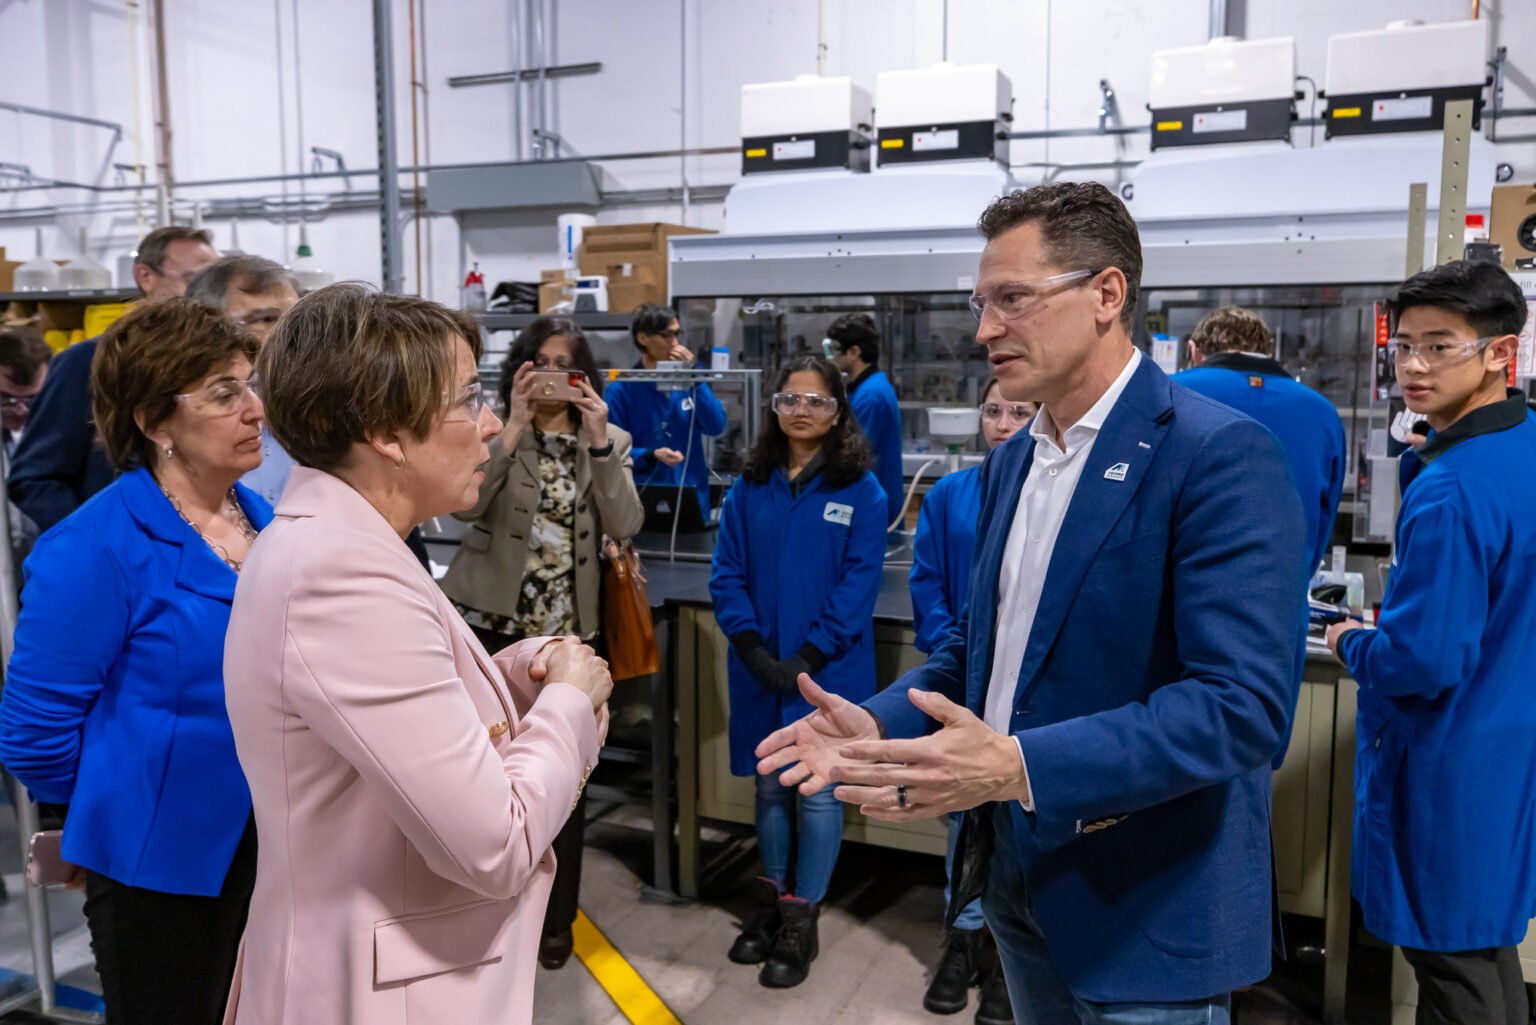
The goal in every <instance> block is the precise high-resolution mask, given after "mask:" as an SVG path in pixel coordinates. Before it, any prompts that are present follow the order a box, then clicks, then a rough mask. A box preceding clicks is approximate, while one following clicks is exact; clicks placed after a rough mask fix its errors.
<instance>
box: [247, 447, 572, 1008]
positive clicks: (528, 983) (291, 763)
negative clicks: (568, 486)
mask: <svg viewBox="0 0 1536 1025" xmlns="http://www.w3.org/2000/svg"><path fill="white" fill-rule="evenodd" d="M542 643H543V641H542V640H529V641H524V642H522V643H519V644H517V645H515V646H514V647H513V648H511V649H509V650H508V651H505V652H503V653H502V654H501V655H499V656H497V658H495V659H494V660H493V659H492V658H491V657H490V656H488V655H487V654H486V652H485V649H484V648H483V647H482V646H481V645H480V643H479V642H478V641H477V640H476V639H475V637H474V635H473V634H472V633H471V632H470V630H469V628H468V627H467V626H466V625H465V624H464V622H463V620H462V619H460V618H459V615H458V613H457V612H455V611H454V609H453V607H452V606H451V605H450V604H449V603H448V600H447V599H446V598H445V597H444V596H443V594H442V592H441V591H440V590H439V588H438V587H437V585H436V584H435V583H434V582H433V581H432V579H431V577H430V576H429V575H428V574H427V573H426V571H425V570H423V569H422V567H421V564H420V563H419V562H417V561H416V559H415V558H414V557H413V556H412V555H411V552H410V550H409V549H408V548H406V546H405V543H404V542H403V541H402V540H401V539H400V537H399V535H398V534H396V533H394V531H392V530H391V529H390V527H389V525H388V523H386V522H385V520H384V518H383V517H382V516H380V515H379V513H378V512H377V511H375V510H374V508H373V507H372V506H371V505H369V504H368V502H367V501H365V500H364V499H363V498H362V496H361V495H359V494H358V493H357V492H355V491H353V490H352V488H351V487H349V486H348V485H347V484H345V483H343V482H342V481H341V480H339V479H338V478H336V477H333V476H331V475H330V474H327V473H321V472H319V471H317V470H309V469H304V468H302V467H300V468H296V469H294V471H293V476H292V478H291V479H290V480H289V483H288V489H287V492H286V493H285V494H284V496H283V499H282V501H281V502H279V503H278V507H277V514H276V518H275V519H274V520H273V521H272V525H271V526H269V527H267V529H266V530H264V531H262V534H261V537H260V538H259V539H258V540H257V542H256V544H255V546H254V547H253V549H252V551H251V555H250V558H249V559H248V560H247V561H246V563H245V566H244V569H243V570H242V571H241V574H240V583H239V586H238V587H237V588H236V590H235V602H234V610H233V613H232V614H231V617H230V629H229V635H228V641H227V643H226V646H225V654H224V673H225V692H226V700H227V702H228V705H229V718H230V722H231V724H232V725H233V727H234V732H235V744H236V748H237V750H238V752H239V755H240V764H241V765H242V766H243V767H244V769H245V774H246V777H247V779H248V780H249V781H250V785H251V797H252V800H253V803H254V805H255V814H256V831H257V836H258V848H259V854H258V860H257V873H256V892H255V895H254V897H253V898H252V900H251V911H250V919H249V922H248V924H247V925H246V929H245V938H244V940H243V941H242V943H241V952H240V962H239V966H238V968H237V969H236V972H235V981H234V987H233V990H232V992H231V994H230V999H229V1010H228V1012H227V1013H226V1015H225V1022H226V1025H228V1023H238V1025H311V1023H312V1025H344V1023H357V1025H418V1023H424V1022H432V1023H443V1025H449V1023H451V1025H479V1023H482V1022H484V1023H486V1025H490V1023H493V1022H494V1023H497V1025H501V1023H519V1022H523V1023H526V1022H530V1021H531V1020H532V1013H533V975H534V968H535V965H536V958H537V953H538V942H539V934H540V932H541V926H542V923H543V919H544V906H545V904H546V902H547V901H548V899H549V889H550V883H551V881H552V879H553V877H554V874H555V859H554V856H553V855H552V854H551V853H550V850H549V845H550V843H551V841H553V840H554V838H555V834H556V833H557V832H559V830H560V826H561V825H562V824H563V823H564V822H565V820H566V817H567V816H568V815H569V814H570V813H571V810H572V808H573V807H574V805H575V803H576V799H577V797H578V796H579V795H580V793H581V788H582V787H583V786H584V785H585V783H586V779H587V777H588V776H589V775H590V774H591V771H592V766H593V765H594V764H595V763H596V761H597V752H598V738H597V724H596V720H595V717H594V716H593V714H592V705H591V702H590V701H589V700H588V699H587V697H586V695H585V694H583V693H582V692H581V691H580V690H578V689H577V688H576V687H573V686H570V685H569V684H565V683H559V682H548V683H546V684H545V685H544V686H543V687H542V688H540V687H537V686H535V685H533V684H532V683H531V682H530V681H529V679H528V664H529V660H530V659H531V658H532V656H533V654H534V653H535V652H536V651H537V650H538V648H539V647H540V646H541V644H542Z"/></svg>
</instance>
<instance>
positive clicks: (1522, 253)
mask: <svg viewBox="0 0 1536 1025" xmlns="http://www.w3.org/2000/svg"><path fill="white" fill-rule="evenodd" d="M1527 221H1530V222H1531V226H1530V227H1529V228H1527V229H1526V232H1525V235H1526V241H1527V242H1532V243H1536V185H1496V186H1494V189H1493V208H1492V216H1491V217H1490V218H1489V223H1488V240H1489V241H1490V242H1497V243H1498V244H1499V245H1501V246H1503V247H1504V269H1505V270H1514V269H1515V260H1516V259H1523V258H1525V257H1536V244H1533V245H1530V246H1523V245H1521V244H1520V235H1521V232H1520V227H1521V225H1523V224H1525V223H1526V222H1527Z"/></svg>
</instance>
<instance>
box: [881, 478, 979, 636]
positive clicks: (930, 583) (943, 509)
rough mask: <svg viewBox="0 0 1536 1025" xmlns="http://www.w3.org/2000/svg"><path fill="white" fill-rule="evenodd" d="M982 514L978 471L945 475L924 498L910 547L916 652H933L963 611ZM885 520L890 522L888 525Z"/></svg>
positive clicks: (910, 579) (910, 580)
mask: <svg viewBox="0 0 1536 1025" xmlns="http://www.w3.org/2000/svg"><path fill="white" fill-rule="evenodd" d="M980 514H981V467H979V466H973V467H971V468H970V469H968V470H961V471H960V472H958V473H947V474H945V475H944V476H942V477H940V478H939V480H938V483H936V484H935V485H934V486H933V487H932V488H930V489H928V494H927V495H925V496H923V504H922V507H921V508H920V509H919V510H918V513H917V540H916V542H915V543H914V545H913V549H912V574H911V576H910V577H909V578H908V582H909V585H910V586H911V589H912V629H914V630H916V631H917V650H918V651H921V652H922V653H923V654H924V655H927V654H930V653H932V652H933V651H935V650H936V649H937V648H938V647H939V645H940V644H942V643H943V642H944V638H946V637H948V636H949V632H950V631H951V630H953V629H954V627H955V624H957V623H958V622H959V621H960V612H961V610H963V609H964V608H965V594H966V591H967V590H968V589H969V587H970V585H971V557H972V556H973V555H974V554H975V553H976V517H977V516H979V515H980ZM887 522H889V521H887Z"/></svg>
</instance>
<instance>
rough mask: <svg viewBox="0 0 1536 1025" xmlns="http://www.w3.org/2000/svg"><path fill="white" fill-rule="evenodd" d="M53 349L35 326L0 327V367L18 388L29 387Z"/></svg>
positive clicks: (15, 325) (13, 325)
mask: <svg viewBox="0 0 1536 1025" xmlns="http://www.w3.org/2000/svg"><path fill="white" fill-rule="evenodd" d="M51 359H53V350H52V349H50V348H48V343H47V342H45V341H43V336H42V335H41V334H39V333H38V330H37V329H36V328H35V327H32V326H30V325H27V324H6V325H5V326H3V327H0V368H4V370H5V372H6V373H7V374H9V375H10V378H11V380H12V381H15V382H16V386H17V387H18V388H30V387H32V383H33V382H34V381H36V380H37V375H38V373H39V372H41V371H42V369H43V368H44V367H46V366H47V365H48V361H49V360H51Z"/></svg>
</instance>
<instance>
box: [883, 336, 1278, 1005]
mask: <svg viewBox="0 0 1536 1025" xmlns="http://www.w3.org/2000/svg"><path fill="white" fill-rule="evenodd" d="M1033 454H1034V440H1033V439H1032V438H1031V437H1029V436H1028V435H1027V434H1021V435H1018V436H1016V437H1014V438H1012V439H1010V440H1009V441H1007V442H1005V443H1004V444H1002V445H1000V446H999V447H998V448H997V449H995V450H994V451H993V452H992V454H991V455H990V456H989V457H988V459H987V462H986V463H985V464H984V465H983V469H982V493H981V518H980V521H979V524H978V527H977V538H978V539H979V540H978V547H977V551H976V559H975V563H974V568H973V571H972V575H971V586H970V598H969V601H968V603H967V610H966V612H965V613H964V614H963V616H962V619H961V622H960V624H959V626H958V627H957V628H956V629H955V630H954V631H952V632H951V634H950V635H949V638H948V639H947V640H946V641H945V642H944V644H943V645H942V646H941V647H940V648H939V649H938V650H937V651H935V652H934V653H933V654H932V655H931V656H930V657H929V659H928V661H927V662H926V663H925V664H924V665H922V666H919V667H918V668H916V669H914V670H912V671H911V672H909V673H907V674H906V675H904V676H903V677H902V678H901V679H900V680H898V681H897V682H896V683H895V684H894V685H892V686H891V687H890V688H888V689H887V690H885V691H883V692H881V693H880V694H877V695H875V697H873V698H872V699H870V700H869V701H867V702H865V707H867V708H869V709H870V710H871V711H873V712H875V714H876V715H878V716H879V717H880V719H881V720H882V721H883V722H884V723H885V726H886V729H887V731H888V733H889V735H890V736H893V737H912V736H920V735H922V734H923V733H925V732H927V731H930V730H932V729H933V728H935V727H936V725H937V724H936V723H934V722H933V721H932V720H929V719H927V717H926V716H924V715H923V714H922V713H921V712H920V711H918V710H917V709H916V708H915V707H914V706H913V705H912V704H911V702H910V701H909V700H908V699H907V696H906V693H905V692H906V691H907V690H908V689H910V688H913V687H916V688H921V689H925V690H933V691H939V692H941V693H943V694H945V695H946V696H947V697H949V698H950V699H951V700H953V701H957V702H960V701H963V702H964V704H965V705H966V707H968V708H969V709H971V710H972V711H973V712H975V713H977V714H978V715H980V714H982V711H983V709H984V708H985V698H986V688H987V684H988V679H989V677H990V674H991V664H992V652H993V635H994V629H995V621H994V616H995V614H996V613H995V610H996V609H997V584H998V574H999V570H1000V568H1001V565H1002V559H1003V552H1004V550H1005V546H1006V545H1007V543H1008V533H1009V529H1010V527H1011V525H1012V523H1013V517H1014V512H1015V510H1016V508H1017V506H1018V500H1019V493H1020V489H1021V488H1022V486H1023V484H1024V480H1025V476H1026V474H1027V473H1028V472H1029V466H1030V461H1031V459H1032V457H1033ZM1304 530H1305V527H1304V519H1303V515H1302V510H1301V502H1300V500H1299V499H1298V498H1297V495H1296V489H1295V487H1294V485H1293V484H1292V483H1291V479H1290V473H1289V471H1288V469H1287V468H1286V459H1285V454H1284V453H1283V452H1282V451H1281V450H1280V446H1279V443H1278V442H1276V440H1275V438H1274V436H1273V435H1272V434H1270V433H1269V431H1267V430H1265V429H1264V428H1263V427H1262V426H1260V425H1259V424H1258V423H1256V422H1254V421H1253V420H1251V419H1249V418H1247V417H1245V416H1242V415H1241V414H1239V413H1236V412H1234V411H1233V410H1231V409H1228V408H1227V407H1226V406H1223V405H1220V404H1218V403H1216V402H1213V401H1211V400H1210V399H1207V398H1204V397H1203V396H1200V395H1197V394H1195V393H1194V392H1192V391H1189V390H1188V389H1186V388H1183V387H1180V386H1178V385H1175V384H1173V383H1171V382H1170V381H1169V380H1168V377H1167V376H1166V375H1165V374H1164V373H1163V372H1162V371H1161V370H1159V369H1158V368H1157V366H1156V365H1155V364H1153V363H1152V361H1151V360H1148V359H1143V360H1142V361H1141V366H1140V367H1138V368H1137V370H1136V371H1135V373H1134V374H1133V375H1132V377H1131V380H1130V382H1129V384H1128V385H1127V387H1126V390H1125V391H1124V393H1122V395H1121V397H1120V399H1119V401H1118V402H1116V403H1115V406H1114V408H1113V409H1112V410H1111V411H1110V414H1109V417H1108V419H1107V420H1106V421H1105V423H1104V427H1103V429H1102V430H1101V431H1100V433H1099V436H1098V439H1097V440H1096V441H1095V443H1094V446H1093V449H1092V451H1091V452H1090V453H1089V457H1088V462H1087V464H1086V466H1085V467H1084V469H1083V475H1082V478H1081V480H1080V481H1079V483H1078V485H1077V490H1076V492H1075V493H1074V494H1073V497H1072V502H1071V504H1070V506H1069V507H1068V510H1067V514H1066V518H1065V520H1064V522H1063V524H1062V528H1061V533H1060V535H1059V536H1058V538H1057V541H1056V547H1055V551H1054V553H1053V554H1052V557H1051V562H1050V569H1049V570H1048V572H1047V574H1046V579H1045V583H1044V590H1043V592H1042V594H1041V598H1040V605H1039V610H1038V611H1037V613H1036V615H1035V619H1034V624H1033V627H1032V629H1031V631H1030V636H1029V642H1028V644H1027V646H1026V650H1025V654H1024V660H1023V665H1022V666H1021V667H1020V671H1019V677H1018V692H1017V696H1016V699H1015V704H1014V713H1013V735H1014V736H1015V737H1017V738H1018V741H1019V744H1020V747H1021V748H1022V750H1023V752H1024V760H1025V765H1026V766H1027V769H1028V772H1029V778H1030V783H1031V785H1032V787H1033V793H1034V800H1035V811H1034V812H1033V813H1026V812H1025V811H1024V810H1023V808H1022V806H1020V805H1019V804H1017V803H1014V804H1012V805H1011V811H1012V818H1013V832H1014V838H1015V843H1016V845H1017V848H1018V855H1019V857H1020V859H1021V860H1022V862H1023V871H1024V873H1025V875H1026V878H1027V879H1028V882H1029V888H1030V894H1031V896H1032V899H1033V902H1034V912H1035V915H1036V918H1037V919H1038V921H1039V923H1040V926H1041V928H1042V930H1043V931H1044V934H1045V939H1046V942H1047V943H1048V944H1049V946H1050V950H1051V954H1052V956H1053V958H1054V959H1055V961H1056V963H1057V965H1058V967H1059V968H1060V970H1061V971H1062V973H1063V975H1064V976H1065V978H1066V979H1067V980H1068V982H1069V983H1070V984H1071V986H1072V988H1073V991H1074V992H1076V993H1077V994H1078V995H1080V996H1082V997H1084V998H1086V999H1090V1000H1099V1001H1111V1002H1113V1001H1138V1002H1139V1001H1147V1000H1158V1001H1164V1000H1167V1001H1173V1000H1194V999H1201V998H1204V997H1209V996H1211V995H1212V994H1215V993H1221V992H1226V991H1228V990H1231V989H1233V988H1235V987H1237V986H1241V985H1246V984H1248V983H1252V982H1256V981H1258V980H1259V979H1262V978H1264V977H1265V976H1266V975H1268V974H1269V970H1270V951H1271V940H1272V938H1273V923H1274V909H1273V906H1272V891H1271V886H1272V880H1273V866H1272V862H1271V855H1270V836H1269V803H1270V759H1271V758H1272V757H1273V756H1274V755H1275V752H1276V750H1277V749H1278V747H1279V745H1280V740H1281V737H1282V736H1283V735H1284V734H1285V732H1286V729H1287V725H1288V720H1289V718H1290V716H1291V714H1292V708H1293V705H1292V697H1291V695H1292V687H1293V683H1294V660H1295V654H1296V633H1297V630H1298V629H1299V628H1300V623H1301V617H1302V616H1303V614H1304V611H1305V609H1304V602H1303V595H1304V594H1305V586H1304V585H1305V583H1306V579H1305V576H1304V574H1303V568H1302V564H1301V560H1300V559H1298V558H1297V557H1296V553H1297V552H1298V551H1300V550H1301V548H1302V547H1303V545H1304ZM971 610H983V611H982V612H981V613H980V614H978V615H976V616H975V617H974V618H972V616H971ZM986 818H987V816H985V815H982V816H977V815H974V814H973V815H968V816H967V827H966V833H965V835H963V836H962V840H961V842H962V844H968V843H969V842H970V841H971V838H972V834H974V833H975V832H976V827H977V825H978V823H979V822H984V821H985V820H986ZM1111 823H1112V824H1111ZM964 861H965V857H964V854H963V853H962V855H961V856H960V857H957V858H956V862H957V864H963V863H964Z"/></svg>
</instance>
